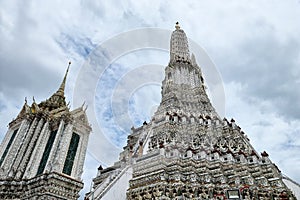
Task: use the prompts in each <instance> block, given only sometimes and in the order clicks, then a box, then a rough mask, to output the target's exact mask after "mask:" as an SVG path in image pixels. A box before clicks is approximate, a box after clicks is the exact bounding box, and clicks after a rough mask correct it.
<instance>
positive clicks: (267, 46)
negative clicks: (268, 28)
mask: <svg viewBox="0 0 300 200" xmlns="http://www.w3.org/2000/svg"><path fill="white" fill-rule="evenodd" d="M235 51H236V52H234V54H233V55H235V56H236V57H235V58H234V59H231V60H235V62H227V63H226V64H225V68H226V70H224V68H223V73H222V74H223V75H224V80H225V81H229V80H230V81H234V82H239V83H241V84H242V85H243V87H244V88H243V91H242V94H240V95H241V96H242V98H243V99H244V100H246V101H248V102H250V103H255V104H257V105H261V102H265V101H266V102H269V103H270V104H272V105H273V106H272V107H271V108H270V109H271V110H275V111H276V113H277V114H279V115H282V116H284V117H286V118H288V119H295V118H300V104H299V103H297V102H298V101H299V100H300V92H299V87H300V84H299V76H300V68H299V65H300V62H299V53H300V44H299V42H298V40H296V39H295V38H290V39H288V40H286V41H282V40H280V39H279V38H277V37H275V35H274V34H272V33H270V34H263V35H261V36H256V37H253V38H251V39H250V40H246V41H244V42H242V43H241V44H240V45H239V46H238V48H237V49H235ZM229 54H230V53H229ZM229 56H230V55H229ZM264 109H268V108H267V107H264Z"/></svg>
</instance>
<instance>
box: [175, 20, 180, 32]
mask: <svg viewBox="0 0 300 200" xmlns="http://www.w3.org/2000/svg"><path fill="white" fill-rule="evenodd" d="M175 28H176V30H178V29H180V26H179V22H176V24H175Z"/></svg>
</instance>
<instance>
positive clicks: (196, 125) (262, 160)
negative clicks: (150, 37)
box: [86, 23, 295, 200]
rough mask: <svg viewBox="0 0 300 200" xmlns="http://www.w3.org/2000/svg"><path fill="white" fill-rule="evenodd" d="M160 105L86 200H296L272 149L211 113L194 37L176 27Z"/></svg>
mask: <svg viewBox="0 0 300 200" xmlns="http://www.w3.org/2000/svg"><path fill="white" fill-rule="evenodd" d="M175 28H176V29H175V30H174V31H173V33H172V35H171V41H170V62H169V64H168V66H167V67H166V68H165V78H164V80H163V82H162V91H161V94H162V100H161V103H160V105H159V107H158V109H157V111H156V112H155V114H154V116H153V117H152V118H151V120H150V122H149V123H146V122H144V123H143V125H142V126H141V127H138V128H134V127H133V128H132V129H131V130H132V132H131V133H130V134H129V135H128V140H127V145H126V146H125V147H124V148H123V151H122V152H121V153H120V158H119V161H117V162H115V163H114V165H113V166H111V167H108V168H105V169H103V167H102V166H100V167H99V168H98V174H97V177H96V178H94V179H93V183H94V184H93V190H92V191H91V192H89V193H88V194H86V198H87V199H108V200H111V199H128V200H133V199H165V200H167V199H168V200H169V199H295V197H294V195H293V194H292V192H291V191H290V189H289V188H288V187H287V186H286V185H285V183H284V182H283V176H282V174H281V172H280V170H279V169H278V168H277V166H276V165H275V164H274V163H272V162H271V160H270V159H269V156H268V154H267V153H266V152H262V153H261V154H259V153H258V152H257V151H255V149H254V148H253V147H252V145H251V144H250V140H249V139H248V137H247V136H246V134H245V133H244V132H243V131H242V130H241V128H240V127H239V126H238V125H237V124H236V123H235V120H234V119H231V120H229V121H228V120H227V119H225V118H224V119H221V118H220V117H219V115H218V114H217V113H216V111H215V109H214V108H213V106H212V104H211V102H210V100H209V98H208V96H207V93H206V87H205V85H204V79H203V76H202V72H201V69H200V67H199V66H198V65H197V63H196V59H195V57H194V55H191V56H190V53H189V45H188V39H187V36H186V34H185V33H184V31H183V30H182V29H181V28H180V26H179V24H178V23H176V26H175Z"/></svg>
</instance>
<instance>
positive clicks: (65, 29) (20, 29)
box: [0, 0, 300, 193]
mask: <svg viewBox="0 0 300 200" xmlns="http://www.w3.org/2000/svg"><path fill="white" fill-rule="evenodd" d="M299 19H300V1H298V0H289V1H280V0H272V1H271V0H264V1H261V0H253V1H249V0H244V1H240V0H235V1H233V0H229V1H226V3H224V1H217V0H213V1H208V0H207V1H204V0H201V1H198V0H195V1H179V0H178V1H169V2H167V1H155V0H154V1H153V0H152V1H117V0H116V1H114V0H110V1H94V0H93V1H92V0H85V1H80V0H72V1H63V2H62V1H58V0H53V1H0V139H2V138H3V136H4V135H5V133H6V131H7V124H8V123H9V122H10V121H11V120H12V119H13V118H14V117H16V115H17V114H18V112H19V111H20V109H21V107H22V105H23V103H24V98H25V97H27V98H28V101H29V103H31V99H32V96H34V97H35V99H36V101H37V102H40V101H42V100H44V99H46V98H48V97H49V96H50V95H51V94H52V93H54V92H55V91H56V90H57V88H58V86H59V84H60V82H61V80H62V77H63V75H64V72H65V70H66V67H67V63H68V61H69V60H71V61H72V65H71V70H70V73H69V76H68V81H67V87H66V96H67V100H68V101H70V102H71V105H72V108H75V107H77V106H78V105H79V103H82V102H81V101H83V100H84V98H85V97H86V98H90V99H93V101H92V104H93V105H88V106H89V108H88V110H89V118H90V119H91V123H92V126H93V128H94V127H98V128H95V129H94V132H93V133H92V135H93V136H92V135H91V137H92V138H94V140H93V142H91V143H90V145H89V148H88V152H89V153H88V154H87V158H86V165H85V173H84V177H83V178H84V181H85V190H84V192H86V191H87V190H88V188H89V186H90V182H91V177H94V176H95V174H96V169H97V167H98V166H99V165H100V164H102V165H104V166H107V165H110V164H112V163H113V162H114V161H115V160H116V159H117V156H118V155H117V153H118V151H119V149H120V148H121V147H122V146H123V145H124V144H125V142H126V134H128V131H129V129H130V127H131V126H132V125H134V126H139V125H141V123H142V122H143V121H144V120H149V119H150V118H151V113H153V110H155V106H156V105H157V104H159V101H160V85H159V81H158V80H160V79H162V78H163V77H162V73H161V72H162V70H163V66H165V65H167V63H168V53H167V52H166V51H165V50H164V49H162V50H160V49H147V48H145V47H143V48H140V49H135V50H134V51H130V49H129V50H126V51H125V50H124V52H123V53H124V54H122V55H120V56H118V57H116V58H114V60H112V61H111V62H108V63H107V60H106V61H105V60H102V58H106V59H107V58H112V57H111V52H108V51H105V50H106V49H107V48H108V47H107V46H106V47H105V45H103V44H107V43H106V42H107V41H109V42H110V43H109V45H110V47H111V46H113V47H114V48H116V49H117V50H119V49H122V48H125V47H128V46H130V42H128V41H126V42H123V43H122V42H119V43H117V42H116V41H118V40H117V39H118V38H117V37H118V36H119V35H120V34H121V35H122V34H123V33H126V32H130V31H132V30H137V29H142V30H145V29H147V28H158V29H162V30H166V31H171V30H173V29H174V23H175V22H176V21H179V22H180V24H181V27H182V28H183V29H184V30H185V32H186V33H187V35H188V37H189V38H190V39H192V40H193V41H194V42H196V43H197V44H198V45H200V46H201V47H202V48H204V49H205V51H206V53H207V54H208V55H209V57H210V59H211V60H212V61H213V62H214V64H215V66H216V68H217V70H218V71H219V75H220V77H221V78H222V80H223V82H222V83H223V86H224V91H225V97H226V98H225V111H226V112H225V116H226V117H227V118H229V119H230V118H234V119H235V120H236V122H237V124H238V125H240V126H241V127H242V129H243V130H244V132H246V134H247V135H248V137H249V138H250V141H251V142H252V144H253V146H254V147H255V149H256V150H257V151H258V152H262V151H264V150H266V151H267V152H268V153H269V154H270V158H271V159H272V161H273V162H274V163H276V165H277V166H278V167H279V168H280V169H281V170H282V172H283V173H284V174H286V175H287V176H289V177H290V178H292V179H294V180H296V181H297V182H300V169H299V166H300V155H299V151H300V137H299V135H300V91H299V88H300V23H299ZM116 38H117V39H116ZM162 38H163V37H162ZM136 39H137V40H138V38H136ZM167 40H168V38H167ZM132 42H133V43H134V42H135V38H133V39H132ZM148 42H149V44H151V42H152V41H148ZM166 42H168V41H166ZM104 47H105V48H104ZM116 49H115V51H117V50H116ZM131 50H132V49H131ZM106 54H108V55H106ZM97 55H98V57H97ZM104 55H105V56H104ZM93 60H96V61H97V62H96V64H95V63H94V67H95V66H96V67H97V66H100V65H101V66H102V67H103V66H104V65H105V68H102V69H103V70H102V71H97V70H98V69H95V70H94V72H95V71H97V73H92V74H91V75H90V76H91V77H93V78H91V79H92V80H94V81H95V82H93V83H91V84H94V85H93V92H92V93H91V94H93V96H92V97H90V96H89V97H87V96H84V92H82V91H85V89H84V87H83V86H82V80H84V79H80V78H78V77H81V76H82V73H84V69H85V68H86V66H89V64H91V61H93ZM108 60H109V59H108ZM198 62H199V60H198ZM87 63H88V64H87ZM147 67H148V68H147ZM150 68H151V70H152V71H151V70H150V71H151V76H146V75H145V74H143V72H145V71H146V73H147V70H148V69H150ZM89 69H90V68H89ZM154 72H155V73H154ZM84 75H85V76H87V75H88V74H87V72H85V74H84ZM204 75H205V74H204ZM135 76H138V77H139V79H137V78H136V77H135ZM149 77H150V78H149ZM146 79H147V80H146ZM143 80H145V81H143ZM80 81H81V82H80ZM79 83H80V84H79ZM127 84H128V85H127ZM131 84H133V86H132V85H131ZM124 85H126V86H124ZM121 86H123V87H121ZM208 87H210V86H209V85H208ZM78 88H80V90H78ZM81 92H82V93H81ZM126 92H129V94H128V95H127V96H126ZM124 94H125V96H126V98H124ZM78 96H80V97H78ZM73 97H74V98H73ZM75 97H76V99H75ZM77 97H78V98H77ZM121 101H122V102H123V104H122V103H121V104H120V102H121ZM124 101H125V104H126V106H125V108H126V109H125V111H126V113H127V115H126V116H123V115H122V117H119V116H120V115H121V114H124V113H121V114H120V113H118V112H120V109H123V111H124V106H120V105H124ZM87 102H88V103H90V104H91V102H89V101H88V100H87ZM116 116H117V117H116ZM126 119H128V120H126ZM124 120H125V121H126V122H125V121H124ZM95 123H97V125H96V124H95ZM116 123H118V126H117V127H116V126H114V125H115V124H116ZM99 127H100V129H101V130H100V131H101V132H102V133H101V134H100V133H98V131H99ZM96 136H97V137H96ZM96 139H97V140H96ZM107 141H108V142H107ZM97 144H98V145H97ZM110 147H111V149H112V150H111V151H109V148H110ZM82 193H83V192H82Z"/></svg>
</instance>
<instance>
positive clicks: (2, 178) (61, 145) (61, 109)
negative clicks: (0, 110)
mask: <svg viewBox="0 0 300 200" xmlns="http://www.w3.org/2000/svg"><path fill="white" fill-rule="evenodd" d="M70 64H71V63H69V66H70ZM69 66H68V69H67V71H66V74H65V76H64V79H63V81H62V83H61V85H60V87H59V89H58V90H57V92H55V93H54V94H53V95H52V96H51V97H50V98H49V99H47V100H45V101H43V102H41V103H39V104H37V103H36V102H35V100H34V99H33V103H32V105H31V106H29V105H28V104H27V99H25V104H24V106H23V108H22V110H21V112H20V113H19V115H18V116H17V118H16V119H15V120H13V121H12V122H10V123H9V129H8V131H7V134H6V135H5V138H4V140H3V141H2V143H1V146H0V199H7V198H8V199H78V197H79V195H78V193H79V191H80V190H81V189H82V188H83V183H82V181H81V174H82V171H83V163H84V160H85V154H86V149H87V143H88V138H89V134H90V132H91V127H90V125H89V123H88V119H87V116H86V113H85V108H83V106H82V107H80V108H77V109H75V110H73V111H70V110H69V108H68V105H67V104H66V101H65V95H64V90H65V84H66V78H67V74H68V70H69Z"/></svg>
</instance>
